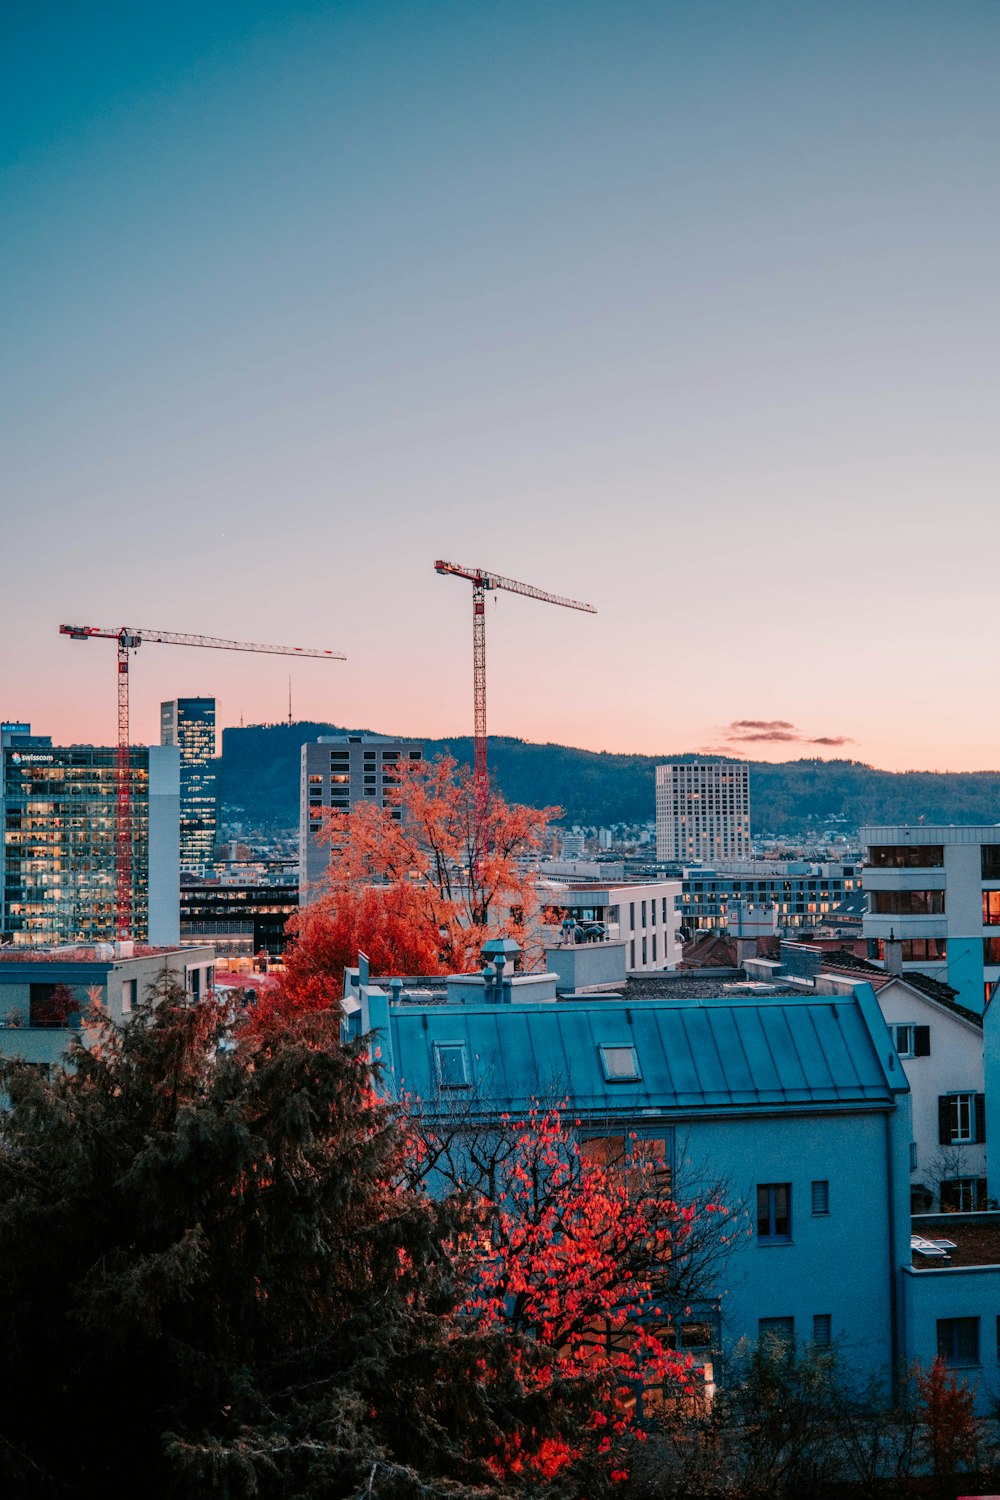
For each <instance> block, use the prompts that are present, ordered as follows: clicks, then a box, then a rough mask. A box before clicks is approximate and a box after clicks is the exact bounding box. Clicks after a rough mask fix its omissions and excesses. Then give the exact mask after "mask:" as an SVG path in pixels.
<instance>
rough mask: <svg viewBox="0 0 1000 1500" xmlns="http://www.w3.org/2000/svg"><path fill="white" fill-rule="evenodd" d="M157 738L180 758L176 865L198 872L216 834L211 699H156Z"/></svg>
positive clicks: (207, 862)
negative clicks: (162, 700) (177, 855)
mask: <svg viewBox="0 0 1000 1500" xmlns="http://www.w3.org/2000/svg"><path fill="white" fill-rule="evenodd" d="M160 744H161V745H175V746H176V747H177V749H178V751H179V752H180V758H181V782H180V785H181V820H180V859H181V869H182V870H189V871H191V872H193V873H195V874H201V873H204V872H205V870H206V869H207V868H208V866H209V865H210V864H211V862H212V853H213V851H214V849H215V844H216V839H217V836H218V798H217V793H218V777H217V774H216V769H215V754H216V748H215V699H214V698H172V699H171V700H170V701H169V702H168V703H161V704H160Z"/></svg>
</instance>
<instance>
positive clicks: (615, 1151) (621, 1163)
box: [580, 1131, 674, 1194]
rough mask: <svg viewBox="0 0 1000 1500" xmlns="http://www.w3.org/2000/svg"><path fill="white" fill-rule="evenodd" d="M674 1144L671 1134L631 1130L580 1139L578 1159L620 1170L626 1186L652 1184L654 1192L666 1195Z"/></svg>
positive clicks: (597, 1165)
mask: <svg viewBox="0 0 1000 1500" xmlns="http://www.w3.org/2000/svg"><path fill="white" fill-rule="evenodd" d="M673 1144H674V1143H673V1135H672V1134H671V1135H668V1136H645V1135H636V1134H634V1133H633V1132H631V1131H630V1132H629V1134H628V1135H627V1136H626V1135H594V1136H588V1137H585V1138H584V1139H583V1140H582V1141H581V1142H580V1160H581V1161H586V1162H590V1163H592V1165H594V1166H596V1167H601V1168H602V1169H603V1170H604V1171H615V1170H618V1171H623V1172H624V1173H625V1181H626V1185H631V1184H632V1183H638V1185H639V1186H640V1188H641V1189H642V1190H643V1191H646V1190H647V1188H648V1186H649V1185H650V1184H651V1183H654V1184H655V1187H656V1191H657V1192H662V1193H664V1194H666V1193H669V1191H670V1182H671V1177H672V1171H671V1165H670V1159H671V1156H672V1154H673Z"/></svg>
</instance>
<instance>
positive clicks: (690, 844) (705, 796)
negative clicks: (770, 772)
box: [656, 761, 750, 864]
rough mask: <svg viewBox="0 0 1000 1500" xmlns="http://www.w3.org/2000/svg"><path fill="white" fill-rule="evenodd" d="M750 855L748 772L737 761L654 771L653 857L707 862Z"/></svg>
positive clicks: (707, 762) (668, 765)
mask: <svg viewBox="0 0 1000 1500" xmlns="http://www.w3.org/2000/svg"><path fill="white" fill-rule="evenodd" d="M749 854H750V768H749V766H747V765H745V764H743V763H742V762H740V761H706V762H702V763H695V764H693V765H687V764H681V763H676V764H675V763H668V764H667V765H664V766H657V768H656V858H657V859H658V860H682V861H684V862H686V863H693V862H694V861H695V860H703V861H704V862H705V863H707V864H711V863H712V862H713V861H714V860H719V859H746V858H747V857H748V856H749Z"/></svg>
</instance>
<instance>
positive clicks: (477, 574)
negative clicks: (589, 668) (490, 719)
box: [434, 559, 597, 844]
mask: <svg viewBox="0 0 1000 1500" xmlns="http://www.w3.org/2000/svg"><path fill="white" fill-rule="evenodd" d="M434 568H435V571H436V572H438V573H441V574H450V575H451V577H453V578H464V579H466V580H467V581H468V582H469V583H471V584H472V693H473V725H474V729H473V786H474V789H475V799H476V822H477V825H478V827H479V829H480V831H481V832H482V830H483V826H484V822H485V818H486V809H487V805H488V802H489V777H488V773H487V765H486V590H487V589H504V590H505V591H506V592H507V593H508V594H523V595H524V596H525V597H526V598H528V599H540V600H541V601H542V603H543V604H559V605H561V606H562V607H563V608H564V609H580V610H583V611H584V612H585V613H586V614H589V615H596V613H597V610H596V609H595V608H594V606H593V605H592V604H581V603H580V601H579V600H578V599H567V598H565V597H564V596H563V595H562V594H550V593H547V592H546V590H545V589H538V588H535V587H534V585H533V584H530V583H518V582H517V580H516V579H514V578H504V577H502V575H501V574H499V573H490V572H488V571H487V570H486V569H485V568H466V567H463V566H462V564H461V563H451V562H444V561H442V560H440V559H439V560H438V561H437V562H436V563H435V564H434ZM480 844H482V839H480Z"/></svg>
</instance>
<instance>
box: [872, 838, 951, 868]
mask: <svg viewBox="0 0 1000 1500" xmlns="http://www.w3.org/2000/svg"><path fill="white" fill-rule="evenodd" d="M868 863H869V864H870V865H871V866H872V868H873V869H876V870H939V869H941V868H942V866H943V865H944V845H943V844H917V845H915V846H911V845H909V844H873V845H872V847H871V848H870V849H869V851H868Z"/></svg>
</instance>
